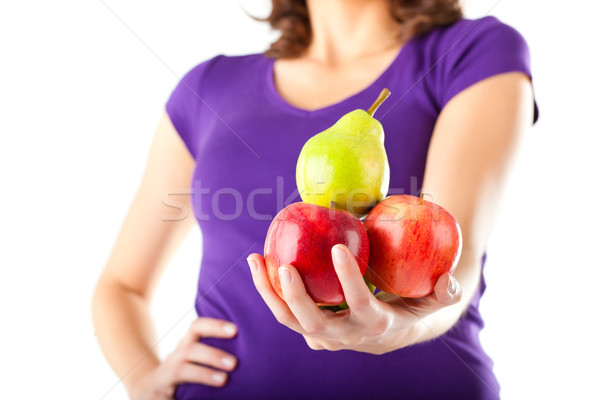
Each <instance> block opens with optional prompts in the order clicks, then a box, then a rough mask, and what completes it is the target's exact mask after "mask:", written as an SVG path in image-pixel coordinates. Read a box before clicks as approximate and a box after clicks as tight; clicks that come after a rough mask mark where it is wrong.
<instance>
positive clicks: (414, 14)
mask: <svg viewBox="0 0 600 400" xmlns="http://www.w3.org/2000/svg"><path fill="white" fill-rule="evenodd" d="M271 1H272V4H273V8H272V10H271V14H270V15H269V16H268V17H266V18H257V19H258V20H260V21H264V22H268V23H269V24H270V25H271V27H272V28H273V29H274V30H277V31H279V32H281V35H280V36H279V38H278V39H277V40H276V41H275V42H273V43H272V44H271V46H270V47H269V49H268V50H267V51H265V55H267V56H268V57H272V58H294V57H297V56H299V55H301V54H302V52H303V51H304V50H305V49H306V48H307V47H308V45H309V43H310V41H311V37H312V32H311V28H310V19H309V16H308V8H307V6H306V0H271ZM388 3H389V10H390V14H391V16H392V17H393V18H394V19H395V20H396V21H397V22H398V23H399V24H401V25H402V33H401V35H400V38H399V39H401V40H403V41H406V40H408V39H410V38H411V37H413V36H415V35H421V34H423V33H427V32H429V31H431V30H432V29H434V28H436V27H438V26H443V25H449V24H451V23H453V22H456V21H457V20H458V19H460V18H461V17H462V10H461V7H460V4H459V0H388Z"/></svg>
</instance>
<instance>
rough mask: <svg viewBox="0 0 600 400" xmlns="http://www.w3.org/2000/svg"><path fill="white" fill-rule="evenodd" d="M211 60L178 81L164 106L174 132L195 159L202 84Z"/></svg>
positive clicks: (201, 101)
mask: <svg viewBox="0 0 600 400" xmlns="http://www.w3.org/2000/svg"><path fill="white" fill-rule="evenodd" d="M210 64H211V60H209V61H205V62H203V63H201V64H198V65H196V66H195V67H193V68H192V69H191V70H189V71H188V72H187V73H186V74H185V75H184V76H183V78H181V79H180V80H179V82H178V83H177V85H176V86H175V88H174V89H173V91H172V92H171V95H170V96H169V98H168V99H167V102H166V104H165V111H166V112H167V115H168V116H169V118H170V119H171V123H172V124H173V126H174V127H175V130H176V131H177V133H178V134H179V136H180V137H181V139H182V140H183V142H184V143H185V145H186V147H187V149H188V151H189V152H190V154H191V155H192V157H194V159H196V154H197V151H198V149H197V146H198V139H199V138H198V127H199V122H200V121H199V119H200V115H201V109H202V108H203V107H202V106H203V103H204V100H203V99H202V83H203V80H204V76H205V74H206V70H207V69H208V68H209V66H210Z"/></svg>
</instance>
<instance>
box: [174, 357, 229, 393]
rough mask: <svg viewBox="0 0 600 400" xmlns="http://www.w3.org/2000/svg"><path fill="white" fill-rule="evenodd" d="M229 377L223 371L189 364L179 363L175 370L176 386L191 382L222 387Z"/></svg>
mask: <svg viewBox="0 0 600 400" xmlns="http://www.w3.org/2000/svg"><path fill="white" fill-rule="evenodd" d="M228 376H229V375H228V374H227V373H225V372H223V371H216V370H214V369H212V368H209V367H204V366H202V365H196V364H192V363H189V362H183V363H179V364H177V365H176V366H175V367H174V368H173V382H174V383H175V384H176V385H177V384H180V383H184V382H185V383H188V382H189V383H202V384H204V385H208V386H216V387H221V386H224V385H225V383H226V382H227V378H228Z"/></svg>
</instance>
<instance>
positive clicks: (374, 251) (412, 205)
mask: <svg viewBox="0 0 600 400" xmlns="http://www.w3.org/2000/svg"><path fill="white" fill-rule="evenodd" d="M364 224H365V228H367V234H368V235H369V245H370V259H369V269H368V271H367V278H368V279H369V280H370V281H371V282H372V283H373V284H374V285H375V286H376V287H377V288H378V289H380V290H383V291H384V292H388V293H393V294H396V295H398V296H402V297H423V296H426V295H428V294H430V293H431V292H433V287H434V285H435V283H436V282H437V280H438V278H439V277H440V276H441V275H442V274H445V273H452V272H453V271H454V269H455V268H456V264H457V262H458V258H459V257H460V252H461V249H462V237H461V233H460V227H459V226H458V222H457V221H456V219H455V218H454V217H453V216H452V215H451V214H450V213H449V212H448V211H446V210H445V209H443V208H442V207H440V206H439V205H437V204H435V203H432V202H429V201H426V200H424V199H423V196H421V197H420V198H419V197H415V196H410V195H395V196H390V197H387V198H385V199H383V200H382V201H381V202H380V203H378V204H377V205H376V206H375V207H374V208H373V209H372V210H371V212H369V214H368V215H367V217H366V219H365V222H364Z"/></svg>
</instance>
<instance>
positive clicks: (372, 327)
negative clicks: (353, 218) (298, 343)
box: [248, 245, 462, 354]
mask: <svg viewBox="0 0 600 400" xmlns="http://www.w3.org/2000/svg"><path fill="white" fill-rule="evenodd" d="M332 256H333V263H334V266H335V270H336V273H337V275H338V278H339V280H340V283H341V285H342V289H343V291H344V296H345V298H346V302H347V304H348V306H349V308H348V309H347V310H342V311H338V312H335V313H334V312H332V311H330V310H327V309H321V308H319V307H318V306H317V305H316V304H315V302H314V301H313V300H312V299H311V298H310V296H309V295H308V294H307V293H306V289H305V288H304V284H303V283H302V279H301V278H300V275H299V274H298V271H297V270H296V269H295V268H294V267H293V266H291V265H284V266H281V267H280V268H279V277H280V280H281V287H282V291H283V296H284V298H285V301H283V300H282V299H281V298H280V297H279V296H278V295H277V293H276V292H275V290H274V289H273V287H272V286H271V283H270V281H269V278H268V277H267V273H266V266H265V260H264V258H263V257H262V256H261V255H260V254H252V255H250V257H248V263H249V264H250V269H251V271H252V279H253V280H254V284H255V285H256V288H257V290H258V292H259V293H260V295H261V296H262V298H263V299H264V301H265V302H266V303H267V305H268V306H269V308H270V309H271V311H272V312H273V314H274V315H275V318H277V320H278V321H279V322H280V323H282V324H283V325H285V326H287V327H289V328H290V329H293V330H294V331H296V332H298V333H300V334H301V335H302V336H304V339H305V340H306V343H307V344H308V346H309V347H310V348H312V349H314V350H323V349H326V350H342V349H349V350H355V351H361V352H366V353H372V354H383V353H387V352H389V351H393V350H396V349H399V348H402V347H406V346H409V345H411V344H414V343H415V342H417V341H418V340H419V338H420V337H421V336H422V335H423V334H424V332H425V331H426V330H427V329H429V328H428V327H427V325H426V323H425V322H423V321H422V320H423V318H425V317H426V316H428V315H430V314H432V313H434V312H436V311H438V310H440V309H442V308H444V307H447V306H450V305H453V304H456V303H458V302H459V301H460V299H461V296H462V286H461V285H460V284H459V283H458V282H457V281H456V279H455V278H453V277H452V276H451V275H450V274H444V275H442V276H441V277H440V278H439V279H438V281H437V283H436V284H435V287H434V292H433V293H431V294H430V295H428V296H425V297H422V298H419V299H409V298H402V297H399V296H395V295H391V294H388V293H383V292H380V293H378V294H377V295H376V296H375V295H373V293H371V291H370V290H369V288H368V287H367V285H366V284H365V281H364V279H363V277H362V275H361V274H360V270H359V267H358V264H357V262H356V260H355V258H354V256H353V255H352V253H351V252H350V251H349V250H348V248H347V247H346V246H343V245H336V246H334V247H333V248H332Z"/></svg>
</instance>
